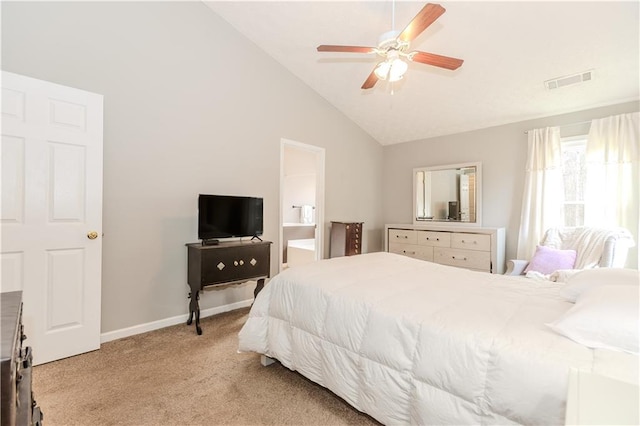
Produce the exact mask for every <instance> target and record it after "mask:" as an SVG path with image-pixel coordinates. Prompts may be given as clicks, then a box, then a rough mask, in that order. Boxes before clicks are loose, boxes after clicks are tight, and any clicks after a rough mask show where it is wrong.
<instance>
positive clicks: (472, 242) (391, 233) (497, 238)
mask: <svg viewBox="0 0 640 426" xmlns="http://www.w3.org/2000/svg"><path fill="white" fill-rule="evenodd" d="M384 235H385V244H384V246H385V250H386V251H388V252H391V253H397V254H402V255H405V256H410V257H413V258H416V259H421V260H426V261H429V262H436V263H441V264H443V265H450V266H457V267H460V268H467V269H473V270H476V271H483V272H491V273H494V274H503V273H504V268H505V232H504V228H480V227H462V226H455V225H453V226H445V225H436V226H429V225H410V224H400V225H385V233H384Z"/></svg>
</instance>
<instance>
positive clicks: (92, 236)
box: [87, 231, 98, 240]
mask: <svg viewBox="0 0 640 426" xmlns="http://www.w3.org/2000/svg"><path fill="white" fill-rule="evenodd" d="M87 238H88V239H90V240H95V239H96V238H98V233H97V232H96V231H91V232H89V233H88V234H87Z"/></svg>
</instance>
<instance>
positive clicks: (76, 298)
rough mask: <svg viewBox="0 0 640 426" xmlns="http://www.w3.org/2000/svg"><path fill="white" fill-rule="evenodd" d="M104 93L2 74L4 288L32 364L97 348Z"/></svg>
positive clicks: (0, 230) (2, 267)
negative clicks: (19, 307)
mask: <svg viewBox="0 0 640 426" xmlns="http://www.w3.org/2000/svg"><path fill="white" fill-rule="evenodd" d="M102 104H103V99H102V95H97V94H94V93H89V92H85V91H82V90H78V89H73V88H70V87H65V86H60V85H57V84H53V83H49V82H46V81H41V80H36V79H33V78H29V77H25V76H21V75H17V74H13V73H9V72H4V71H3V72H2V208H1V211H2V214H1V228H0V232H1V239H2V253H1V255H0V256H1V262H0V268H1V274H2V281H1V282H0V283H1V284H0V289H1V290H2V291H3V292H4V291H14V290H22V292H23V298H22V300H23V323H24V329H25V334H26V335H27V341H26V342H25V344H26V345H29V346H31V347H32V348H33V355H34V363H35V364H41V363H44V362H49V361H53V360H56V359H60V358H64V357H68V356H72V355H76V354H79V353H83V352H87V351H91V350H94V349H98V348H99V347H100V296H101V258H102V120H103V114H102Z"/></svg>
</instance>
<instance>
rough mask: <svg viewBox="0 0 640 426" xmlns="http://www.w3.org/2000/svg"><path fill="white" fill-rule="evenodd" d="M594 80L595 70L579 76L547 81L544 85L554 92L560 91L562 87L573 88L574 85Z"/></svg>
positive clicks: (574, 75)
mask: <svg viewBox="0 0 640 426" xmlns="http://www.w3.org/2000/svg"><path fill="white" fill-rule="evenodd" d="M592 79H593V70H589V71H585V72H581V73H578V74H573V75H567V76H564V77H558V78H554V79H553V80H547V81H545V82H544V85H545V86H546V87H547V89H549V90H552V89H559V88H560V87H565V86H571V85H572V84H578V83H582V82H584V81H590V80H592Z"/></svg>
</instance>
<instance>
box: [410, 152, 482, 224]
mask: <svg viewBox="0 0 640 426" xmlns="http://www.w3.org/2000/svg"><path fill="white" fill-rule="evenodd" d="M440 222H447V223H455V224H461V225H475V226H481V225H482V165H481V163H479V162H478V163H464V164H451V165H446V166H435V167H420V168H416V169H413V223H414V224H427V223H440Z"/></svg>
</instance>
